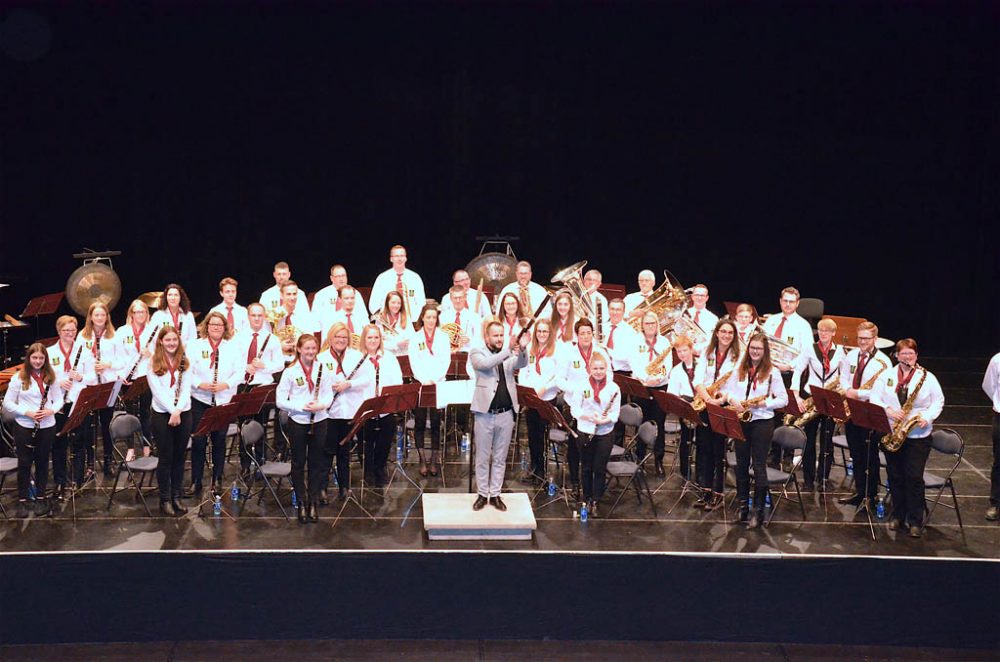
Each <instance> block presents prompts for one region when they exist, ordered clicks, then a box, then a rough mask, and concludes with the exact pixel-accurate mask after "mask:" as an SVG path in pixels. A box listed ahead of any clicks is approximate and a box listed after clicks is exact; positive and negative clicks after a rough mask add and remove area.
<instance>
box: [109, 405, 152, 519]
mask: <svg viewBox="0 0 1000 662" xmlns="http://www.w3.org/2000/svg"><path fill="white" fill-rule="evenodd" d="M141 428H142V425H141V424H140V423H139V418H138V417H137V416H135V415H133V414H125V413H119V414H118V415H117V416H115V417H114V418H112V419H111V425H110V427H109V430H110V431H111V441H112V444H114V442H118V441H124V442H128V443H129V444H131V443H132V438H133V436H134V435H136V434H141V432H140V430H141ZM114 452H115V454H117V455H118V472H117V473H116V474H115V480H114V483H113V485H112V486H111V494H110V495H109V496H108V510H111V505H112V503H113V502H114V498H115V494H116V493H117V492H118V482H119V480H120V479H121V475H122V473H123V472H124V473H126V474H127V475H128V482H129V484H131V486H132V487H134V488H135V498H136V500H137V501H141V502H142V507H143V508H144V509H145V510H146V516H147V517H152V516H153V513H151V512H150V510H149V505H148V504H147V503H146V497H145V495H144V494H143V493H142V489H143V487H144V485H143V483H145V482H146V479H147V478H148V479H149V484H148V485H145V487H147V488H150V487H152V483H153V476H154V475H155V474H156V467H158V466H159V465H160V459H159V458H158V457H156V456H155V455H149V456H147V457H137V458H136V459H134V460H132V461H131V462H126V461H125V457H124V456H123V455H122V454H121V453H120V452H119V451H118V449H117V448H115V449H114ZM137 474H138V476H139V480H138V481H137V480H136V475H137Z"/></svg>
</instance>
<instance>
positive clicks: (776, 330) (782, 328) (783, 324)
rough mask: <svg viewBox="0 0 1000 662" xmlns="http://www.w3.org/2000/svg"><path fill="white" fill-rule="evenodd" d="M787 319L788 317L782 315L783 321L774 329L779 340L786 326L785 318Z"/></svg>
mask: <svg viewBox="0 0 1000 662" xmlns="http://www.w3.org/2000/svg"><path fill="white" fill-rule="evenodd" d="M786 319H787V318H786V317H785V316H784V315H782V317H781V321H780V322H778V328H777V329H775V330H774V337H775V338H777V339H778V340H781V332H782V331H783V330H784V328H785V320H786Z"/></svg>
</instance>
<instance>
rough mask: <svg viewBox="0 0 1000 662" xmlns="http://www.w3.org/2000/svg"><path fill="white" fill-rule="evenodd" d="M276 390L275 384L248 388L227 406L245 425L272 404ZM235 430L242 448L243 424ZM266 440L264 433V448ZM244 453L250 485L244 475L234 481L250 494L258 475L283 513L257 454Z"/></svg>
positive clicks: (238, 476) (241, 474)
mask: <svg viewBox="0 0 1000 662" xmlns="http://www.w3.org/2000/svg"><path fill="white" fill-rule="evenodd" d="M277 388H278V385H277V384H261V385H260V386H254V387H250V389H249V390H247V391H243V392H242V393H237V394H236V395H234V396H233V398H232V399H231V400H230V401H229V404H231V405H236V412H235V416H236V420H237V421H239V420H241V419H242V420H243V422H244V423H245V422H246V421H245V419H247V418H253V417H254V416H256V415H257V414H259V413H260V412H261V410H263V409H264V407H265V406H266V405H267V404H268V401H270V402H271V403H273V402H274V393H275V391H276V390H277ZM236 430H237V432H236V434H237V437H238V438H239V445H240V446H241V447H242V445H243V443H244V442H243V424H242V423H241V424H238V425H237V426H236ZM266 439H267V434H266V432H265V435H264V437H263V438H261V440H260V443H262V444H265V446H266ZM244 450H245V449H244ZM245 452H246V454H247V456H248V457H249V459H250V464H251V466H252V467H253V473H252V474H251V484H250V485H248V484H247V482H246V478H245V477H244V474H243V473H242V472H241V473H239V474H237V476H236V480H237V481H238V482H239V483H240V484H241V485H242V486H243V487H246V488H247V491H248V492H250V491H252V490H253V486H252V483H253V482H254V480H256V476H257V474H258V473H259V474H260V475H261V476H262V477H263V479H264V484H265V485H267V488H268V490H270V492H271V495H272V496H274V501H275V503H277V504H278V507H279V508H281V509H282V512H284V507H283V506H282V505H281V501H280V500H279V499H278V493H277V491H276V490H275V489H274V487H273V486H272V485H271V481H269V480H267V477H266V476H264V472H263V471H262V470H261V464H260V461H259V460H258V459H257V454H256V453H253V452H250V451H246V450H245ZM264 460H265V462H266V461H267V457H266V455H265V456H264ZM248 498H249V497H248ZM241 512H242V509H241Z"/></svg>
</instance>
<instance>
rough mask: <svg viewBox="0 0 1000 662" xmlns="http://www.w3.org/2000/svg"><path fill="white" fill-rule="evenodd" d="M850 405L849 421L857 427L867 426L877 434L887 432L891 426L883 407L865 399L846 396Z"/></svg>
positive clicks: (890, 430) (890, 429)
mask: <svg viewBox="0 0 1000 662" xmlns="http://www.w3.org/2000/svg"><path fill="white" fill-rule="evenodd" d="M847 402H848V403H849V404H850V407H851V422H852V423H854V424H855V425H857V426H858V427H862V428H867V429H869V430H872V431H873V432H877V433H879V434H889V433H890V432H892V426H891V425H890V424H889V415H888V414H886V412H885V409H883V408H882V407H879V406H878V405H876V404H872V403H871V402H866V401H865V400H856V399H855V398H847Z"/></svg>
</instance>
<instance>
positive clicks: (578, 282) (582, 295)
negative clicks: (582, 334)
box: [525, 260, 594, 318]
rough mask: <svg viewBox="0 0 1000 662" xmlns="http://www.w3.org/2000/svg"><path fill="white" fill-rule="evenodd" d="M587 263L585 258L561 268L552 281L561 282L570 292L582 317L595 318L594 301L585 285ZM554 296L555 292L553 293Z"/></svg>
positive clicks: (528, 311)
mask: <svg viewBox="0 0 1000 662" xmlns="http://www.w3.org/2000/svg"><path fill="white" fill-rule="evenodd" d="M586 265H587V261H586V260H583V261H581V262H577V263H576V264H573V265H570V266H568V267H566V268H565V269H562V270H560V271H559V272H557V273H556V275H555V276H553V277H552V283H553V284H555V285H559V284H561V285H562V286H563V288H565V289H566V291H568V292H569V295H570V297H571V298H572V299H573V307H574V308H575V309H576V310H578V311H580V316H581V317H587V318H593V317H594V305H593V301H591V298H590V292H588V291H587V288H585V287H584V286H583V268H584V267H585V266H586ZM554 296H555V294H554V293H553V297H554ZM525 312H526V313H527V314H529V315H530V314H531V312H532V311H530V310H527V311H525Z"/></svg>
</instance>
